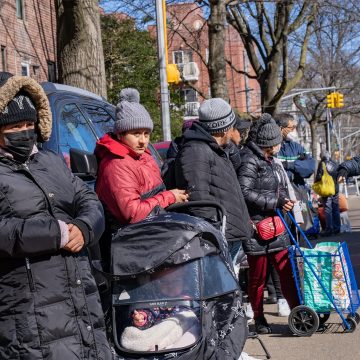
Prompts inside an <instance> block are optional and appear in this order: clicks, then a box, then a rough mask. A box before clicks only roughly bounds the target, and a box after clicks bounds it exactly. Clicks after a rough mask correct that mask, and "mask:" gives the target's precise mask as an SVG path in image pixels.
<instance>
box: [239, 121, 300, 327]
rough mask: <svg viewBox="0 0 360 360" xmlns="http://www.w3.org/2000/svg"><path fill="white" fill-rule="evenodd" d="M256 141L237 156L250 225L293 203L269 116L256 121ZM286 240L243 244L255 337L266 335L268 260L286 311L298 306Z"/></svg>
mask: <svg viewBox="0 0 360 360" xmlns="http://www.w3.org/2000/svg"><path fill="white" fill-rule="evenodd" d="M258 121H259V126H258V128H257V133H256V141H255V142H253V141H250V142H248V143H247V145H246V147H245V148H244V149H243V151H242V152H241V156H242V158H241V167H240V170H239V180H240V185H241V189H242V193H243V195H244V198H245V201H246V204H247V207H248V210H249V214H250V217H251V220H252V221H253V222H254V223H257V222H258V221H261V220H263V219H265V218H267V217H271V216H274V215H276V209H277V208H282V209H283V210H284V211H290V210H291V209H292V208H293V205H294V204H293V202H292V201H290V200H289V198H288V194H287V190H286V188H285V186H284V184H285V181H284V180H283V179H282V171H281V170H280V169H278V168H277V165H276V164H275V163H274V161H273V156H274V155H275V154H276V153H277V152H278V151H279V149H280V145H281V141H282V136H281V130H280V128H279V127H278V126H277V125H276V123H275V120H273V119H272V118H271V116H270V115H268V114H264V115H262V117H261V118H260V119H259V120H258ZM288 245H290V240H289V236H288V234H287V233H283V234H281V235H279V236H278V237H276V238H274V239H271V240H269V241H263V240H261V239H260V238H259V236H258V235H257V234H255V236H254V237H252V238H251V239H250V240H248V241H246V242H244V244H243V246H244V250H245V253H246V254H247V258H248V262H249V267H250V268H249V292H248V293H249V298H250V302H251V306H252V309H253V311H254V319H255V327H256V331H257V332H258V333H270V332H271V329H270V327H269V325H268V323H267V321H266V319H265V317H264V309H263V296H264V285H265V280H266V271H267V265H268V260H270V259H271V262H272V263H273V264H274V266H275V268H276V270H277V272H278V273H279V276H280V281H281V288H282V291H283V294H284V296H285V298H286V300H287V301H288V303H289V305H290V307H295V306H296V305H297V304H298V300H297V294H296V287H295V283H294V280H293V278H292V270H291V265H290V261H289V259H288V250H287V246H288Z"/></svg>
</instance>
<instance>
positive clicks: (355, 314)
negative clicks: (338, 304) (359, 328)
mask: <svg viewBox="0 0 360 360" xmlns="http://www.w3.org/2000/svg"><path fill="white" fill-rule="evenodd" d="M347 318H348V319H349V318H352V319H354V320H355V321H356V323H357V324H358V323H359V322H360V315H359V314H358V313H354V315H352V314H349V315H348V316H347Z"/></svg>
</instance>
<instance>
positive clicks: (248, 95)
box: [243, 51, 250, 113]
mask: <svg viewBox="0 0 360 360" xmlns="http://www.w3.org/2000/svg"><path fill="white" fill-rule="evenodd" d="M243 64H244V84H245V99H246V112H247V113H248V112H249V111H250V94H249V91H250V90H249V79H248V77H247V76H246V74H245V72H246V73H247V72H248V62H247V57H246V54H245V51H243Z"/></svg>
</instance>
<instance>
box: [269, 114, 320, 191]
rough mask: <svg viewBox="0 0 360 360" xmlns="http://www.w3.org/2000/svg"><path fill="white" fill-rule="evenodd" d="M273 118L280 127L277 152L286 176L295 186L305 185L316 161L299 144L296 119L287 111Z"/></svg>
mask: <svg viewBox="0 0 360 360" xmlns="http://www.w3.org/2000/svg"><path fill="white" fill-rule="evenodd" d="M274 119H275V121H276V123H277V124H278V126H279V127H280V129H281V134H282V137H283V141H282V143H281V148H280V151H279V153H278V154H277V158H278V159H280V160H281V162H282V164H283V167H284V169H285V170H286V172H287V174H288V177H289V179H290V181H291V183H293V184H294V185H296V186H305V184H306V182H305V179H307V178H309V177H310V176H311V175H313V174H314V172H315V169H316V161H315V159H313V158H312V157H311V155H310V153H309V152H308V151H306V150H305V149H304V147H303V146H301V145H300V144H299V143H298V141H297V139H296V137H295V134H296V132H295V130H296V121H295V119H294V117H293V116H292V115H290V114H287V113H282V114H276V115H275V116H274Z"/></svg>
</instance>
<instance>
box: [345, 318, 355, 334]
mask: <svg viewBox="0 0 360 360" xmlns="http://www.w3.org/2000/svg"><path fill="white" fill-rule="evenodd" d="M346 321H347V322H348V323H349V325H350V328H349V329H347V328H346V327H345V325H344V333H352V332H354V331H355V330H356V326H357V323H356V320H355V319H354V318H353V317H352V316H350V317H349V316H348V318H347V319H346Z"/></svg>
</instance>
